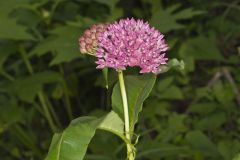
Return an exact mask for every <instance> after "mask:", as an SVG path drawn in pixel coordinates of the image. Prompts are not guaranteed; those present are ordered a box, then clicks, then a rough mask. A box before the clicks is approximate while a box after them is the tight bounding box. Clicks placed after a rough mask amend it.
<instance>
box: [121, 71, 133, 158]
mask: <svg viewBox="0 0 240 160" xmlns="http://www.w3.org/2000/svg"><path fill="white" fill-rule="evenodd" d="M118 79H119V84H120V91H121V96H122V102H123V111H124V123H125V136H126V138H127V140H128V141H129V143H130V144H129V143H127V156H128V160H134V157H135V156H134V151H133V148H132V144H131V135H130V125H129V113H128V101H127V93H126V88H125V83H124V78H123V72H122V71H121V70H120V71H118Z"/></svg>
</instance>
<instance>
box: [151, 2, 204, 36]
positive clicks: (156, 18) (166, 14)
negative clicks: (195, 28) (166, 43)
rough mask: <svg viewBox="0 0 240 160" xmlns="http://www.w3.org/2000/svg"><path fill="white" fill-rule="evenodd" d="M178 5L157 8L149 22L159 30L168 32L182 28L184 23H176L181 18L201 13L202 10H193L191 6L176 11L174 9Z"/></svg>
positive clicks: (188, 17)
mask: <svg viewBox="0 0 240 160" xmlns="http://www.w3.org/2000/svg"><path fill="white" fill-rule="evenodd" d="M179 7H180V5H179V4H176V5H173V6H171V7H169V8H166V9H163V8H159V9H158V10H157V11H156V12H154V13H153V16H152V18H151V19H150V23H151V24H152V25H153V26H155V27H156V28H158V29H159V30H160V31H161V32H164V33H166V32H169V31H171V30H177V29H182V28H184V25H182V24H180V23H178V21H179V20H182V19H190V18H192V17H193V16H196V15H199V14H202V13H203V12H202V11H194V10H193V9H192V8H187V9H184V10H181V11H179V12H177V13H175V11H176V10H177V9H178V8H179Z"/></svg>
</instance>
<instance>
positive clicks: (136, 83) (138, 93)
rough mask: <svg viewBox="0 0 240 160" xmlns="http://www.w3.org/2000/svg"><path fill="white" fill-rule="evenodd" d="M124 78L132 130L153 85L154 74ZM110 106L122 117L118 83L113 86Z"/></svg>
mask: <svg viewBox="0 0 240 160" xmlns="http://www.w3.org/2000/svg"><path fill="white" fill-rule="evenodd" d="M124 79H125V87H126V92H127V98H128V107H129V108H128V109H129V118H130V129H131V131H132V130H133V128H134V125H135V123H136V122H137V120H138V114H139V112H140V111H141V110H142V105H143V102H144V100H145V99H146V98H147V97H148V95H149V94H150V92H151V90H152V88H153V86H154V83H155V81H156V76H155V75H153V74H145V75H140V76H126V77H125V78H124ZM112 107H113V110H114V111H115V112H116V113H118V115H119V116H120V117H121V118H122V119H124V116H123V115H124V114H123V104H122V98H121V92H120V86H119V83H117V84H116V85H115V86H114V88H113V94H112Z"/></svg>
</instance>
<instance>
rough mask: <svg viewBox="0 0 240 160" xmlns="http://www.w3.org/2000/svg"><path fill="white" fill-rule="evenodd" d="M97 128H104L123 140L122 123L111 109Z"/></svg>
mask: <svg viewBox="0 0 240 160" xmlns="http://www.w3.org/2000/svg"><path fill="white" fill-rule="evenodd" d="M98 128H99V129H102V130H106V131H109V132H112V133H114V134H116V135H118V136H119V137H120V138H122V139H123V140H125V137H124V123H123V121H122V119H121V118H120V117H119V116H118V114H117V113H115V112H113V111H111V112H110V113H109V114H108V115H106V117H104V119H103V120H102V122H101V124H100V125H99V126H98Z"/></svg>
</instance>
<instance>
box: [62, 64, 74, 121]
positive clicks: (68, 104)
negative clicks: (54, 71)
mask: <svg viewBox="0 0 240 160" xmlns="http://www.w3.org/2000/svg"><path fill="white" fill-rule="evenodd" d="M59 70H60V72H61V74H62V77H63V78H64V69H63V67H62V66H61V65H59ZM62 85H63V89H64V98H65V107H66V110H67V114H68V118H69V120H70V121H71V120H72V119H73V112H72V106H71V100H70V97H69V94H68V86H67V82H66V80H65V79H63V82H62Z"/></svg>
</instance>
